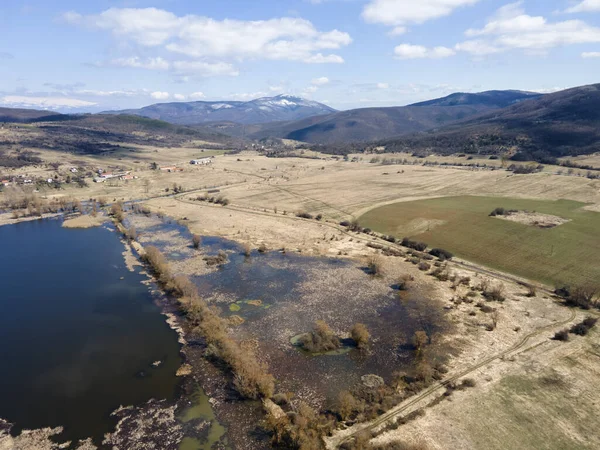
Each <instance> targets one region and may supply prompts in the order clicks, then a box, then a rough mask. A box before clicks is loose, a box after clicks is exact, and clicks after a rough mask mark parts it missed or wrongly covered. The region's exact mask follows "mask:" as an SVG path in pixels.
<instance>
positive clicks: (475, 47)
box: [454, 39, 502, 56]
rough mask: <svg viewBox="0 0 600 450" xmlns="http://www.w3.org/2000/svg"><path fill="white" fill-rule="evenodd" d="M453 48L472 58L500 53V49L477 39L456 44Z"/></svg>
mask: <svg viewBox="0 0 600 450" xmlns="http://www.w3.org/2000/svg"><path fill="white" fill-rule="evenodd" d="M454 48H455V49H456V50H458V51H461V52H467V53H470V54H472V55H474V56H484V55H491V54H493V53H498V52H501V51H502V50H501V49H500V48H498V47H495V46H494V45H492V44H490V43H488V42H486V41H483V40H479V39H475V40H471V41H465V42H461V43H460V44H456V46H455V47H454Z"/></svg>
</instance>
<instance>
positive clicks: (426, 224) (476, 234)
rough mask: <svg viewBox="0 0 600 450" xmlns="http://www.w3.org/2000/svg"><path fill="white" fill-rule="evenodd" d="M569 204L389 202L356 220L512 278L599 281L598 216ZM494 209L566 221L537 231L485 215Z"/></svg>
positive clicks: (451, 200)
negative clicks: (503, 272) (535, 214)
mask: <svg viewBox="0 0 600 450" xmlns="http://www.w3.org/2000/svg"><path fill="white" fill-rule="evenodd" d="M583 206H585V204H583V203H579V202H574V201H570V200H558V201H543V200H523V199H514V198H499V197H469V196H464V197H444V198H437V199H429V200H420V201H414V202H403V203H394V204H391V205H387V206H382V207H380V208H376V209H374V210H371V211H369V212H368V213H366V214H364V215H363V216H361V217H360V218H359V222H360V224H361V225H362V226H364V227H369V228H371V229H373V230H375V231H379V232H381V233H384V234H391V235H394V236H396V237H398V238H402V237H405V236H408V237H413V238H415V239H418V240H420V241H424V242H427V243H428V244H429V246H430V247H441V248H445V249H447V250H450V251H451V252H453V253H454V254H455V255H456V256H458V257H461V258H464V259H467V260H470V261H473V262H477V263H480V264H483V265H486V266H488V267H492V268H496V269H499V270H502V271H506V272H510V273H513V274H515V275H518V276H521V277H524V278H527V279H531V280H537V281H540V282H542V283H546V284H549V285H554V284H557V283H564V282H568V283H589V282H600V213H596V212H592V211H586V210H583V209H582V207H583ZM496 207H503V208H506V209H516V210H527V211H536V212H539V213H544V214H552V215H555V216H560V217H563V218H565V219H570V220H571V221H570V222H568V223H565V224H563V225H560V226H558V227H555V228H552V229H540V228H537V227H533V226H530V225H525V224H521V223H516V222H510V221H507V220H501V219H497V218H494V217H489V213H490V212H491V211H492V210H493V209H494V208H496Z"/></svg>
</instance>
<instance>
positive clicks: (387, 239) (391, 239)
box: [383, 235, 396, 244]
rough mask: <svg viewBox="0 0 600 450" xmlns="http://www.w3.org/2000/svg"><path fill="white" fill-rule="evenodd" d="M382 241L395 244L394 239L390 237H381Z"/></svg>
mask: <svg viewBox="0 0 600 450" xmlns="http://www.w3.org/2000/svg"><path fill="white" fill-rule="evenodd" d="M383 240H384V241H387V242H391V243H392V244H394V243H396V238H395V237H394V236H392V235H389V236H383Z"/></svg>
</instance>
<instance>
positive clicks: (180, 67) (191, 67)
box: [171, 61, 240, 77]
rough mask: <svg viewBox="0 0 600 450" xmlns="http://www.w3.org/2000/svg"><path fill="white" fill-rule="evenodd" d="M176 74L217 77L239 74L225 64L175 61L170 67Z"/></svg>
mask: <svg viewBox="0 0 600 450" xmlns="http://www.w3.org/2000/svg"><path fill="white" fill-rule="evenodd" d="M171 67H172V68H173V70H175V72H177V73H178V74H186V75H202V76H217V75H230V76H233V77H236V76H238V75H239V74H240V73H239V71H238V70H236V69H235V68H234V67H233V66H232V65H231V64H229V63H225V62H214V63H207V62H204V61H175V62H173V64H172V65H171Z"/></svg>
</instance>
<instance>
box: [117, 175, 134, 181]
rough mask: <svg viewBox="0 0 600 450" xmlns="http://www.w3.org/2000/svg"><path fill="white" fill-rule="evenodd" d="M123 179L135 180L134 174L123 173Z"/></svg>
mask: <svg viewBox="0 0 600 450" xmlns="http://www.w3.org/2000/svg"><path fill="white" fill-rule="evenodd" d="M120 179H121V180H133V179H134V176H133V175H122V176H121V178H120Z"/></svg>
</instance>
